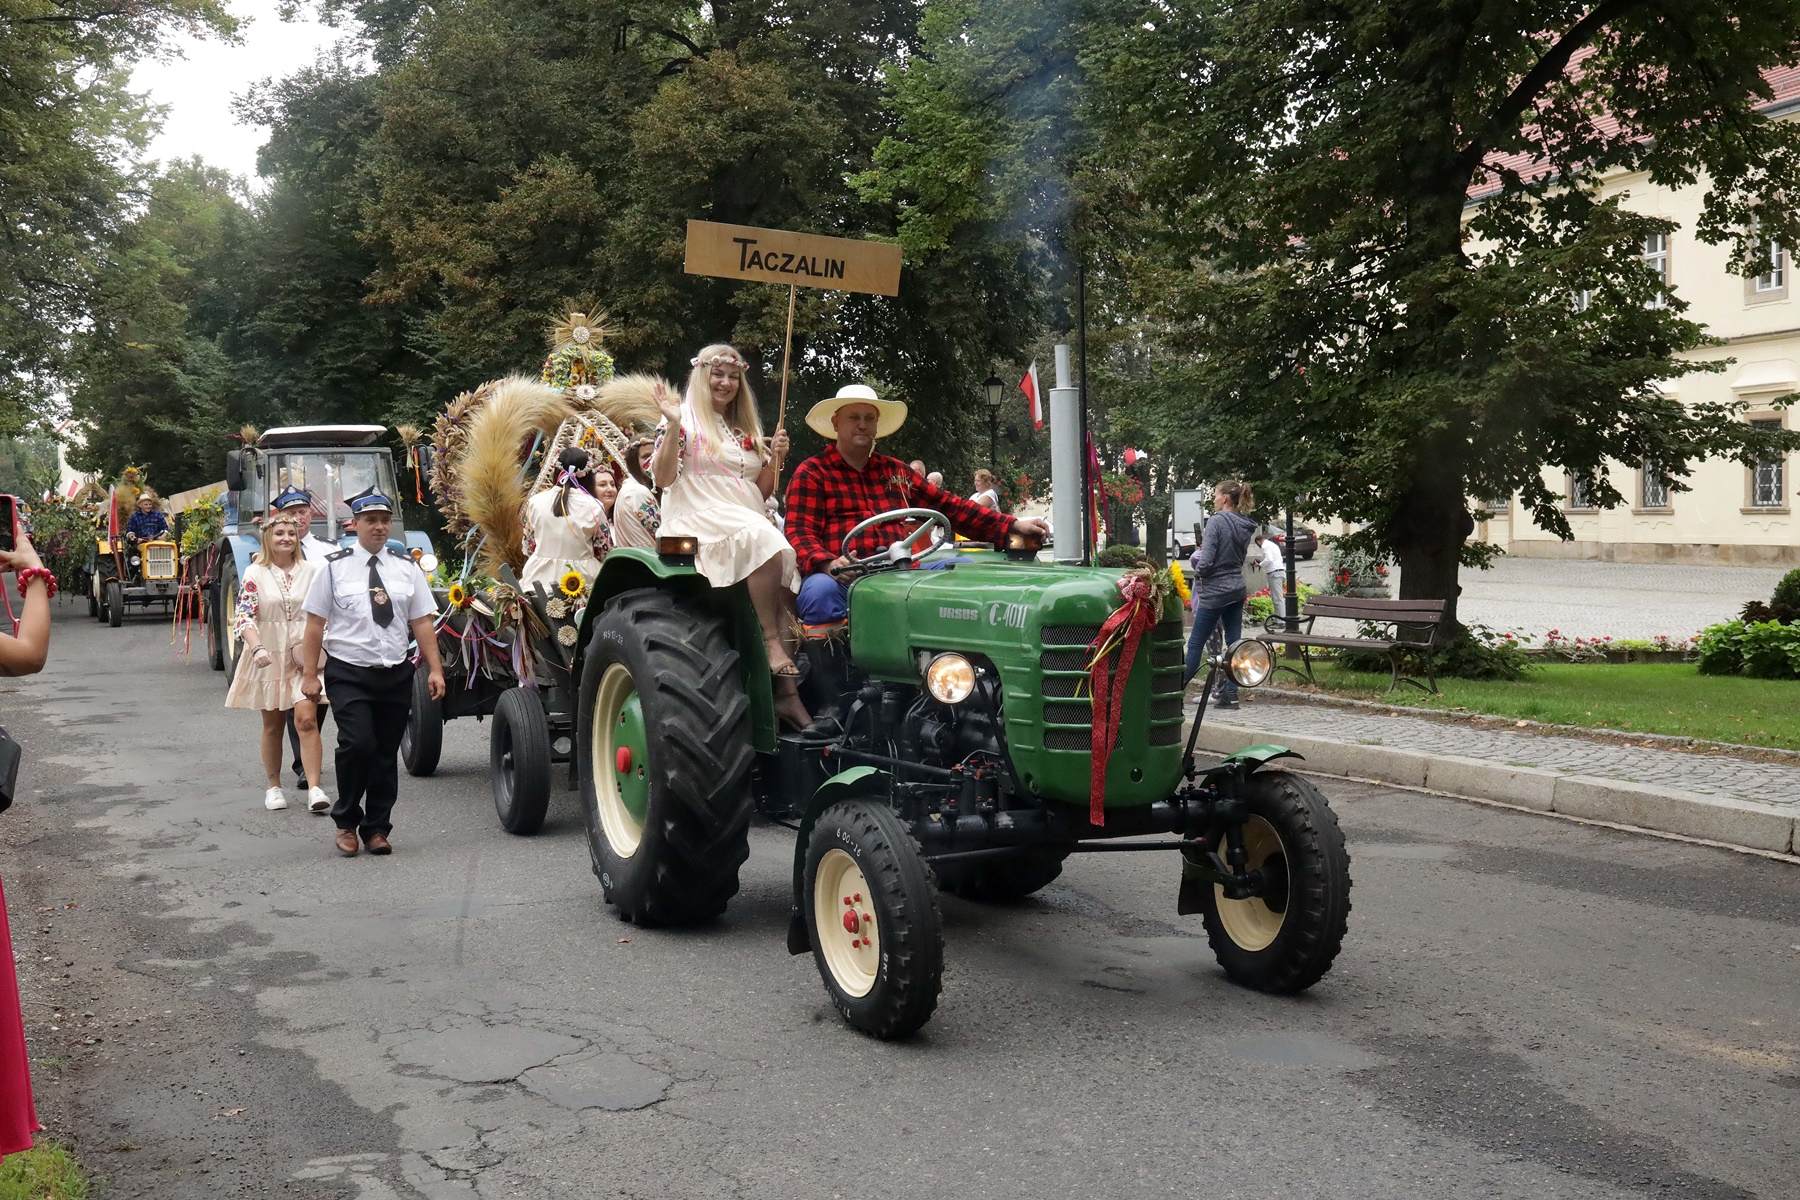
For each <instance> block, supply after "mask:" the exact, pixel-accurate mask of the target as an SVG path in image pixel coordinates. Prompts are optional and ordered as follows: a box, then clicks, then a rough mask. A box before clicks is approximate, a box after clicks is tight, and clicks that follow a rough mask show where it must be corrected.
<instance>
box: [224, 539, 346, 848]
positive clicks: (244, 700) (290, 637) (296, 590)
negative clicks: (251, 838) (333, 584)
mask: <svg viewBox="0 0 1800 1200" xmlns="http://www.w3.org/2000/svg"><path fill="white" fill-rule="evenodd" d="M320 565H321V564H320V563H318V562H316V561H313V560H311V559H308V558H306V557H305V555H304V554H302V553H301V550H300V521H299V520H298V518H296V517H295V516H294V515H293V514H292V513H285V512H277V513H275V514H274V515H273V516H271V517H270V518H269V519H268V521H267V522H265V523H264V525H263V531H262V553H261V554H259V555H257V557H256V561H254V562H252V563H251V564H250V569H249V570H247V571H245V572H244V582H243V586H242V587H240V588H239V589H238V604H237V612H236V613H235V614H234V615H233V618H232V621H233V628H235V629H236V631H237V635H238V638H239V639H240V640H241V641H242V643H243V647H244V649H243V652H242V653H241V654H240V655H239V656H238V664H237V674H236V675H234V676H233V677H232V680H231V690H230V691H229V692H227V693H226V696H225V707H226V708H253V709H255V710H257V711H258V712H260V713H262V763H263V772H264V774H266V775H267V776H268V782H269V787H268V790H267V791H266V792H264V793H263V807H264V808H266V809H268V810H269V811H270V812H275V811H278V810H280V809H283V808H286V807H287V796H286V795H284V794H283V793H282V790H281V760H282V757H283V755H282V745H281V742H282V734H283V733H285V732H286V731H287V718H288V712H289V711H290V710H291V711H292V712H293V714H294V728H295V730H296V731H297V732H298V733H299V735H300V762H301V765H302V766H304V767H305V768H306V787H307V790H306V807H307V808H308V809H309V810H311V811H312V812H315V813H323V812H330V811H331V797H329V796H327V795H326V794H325V789H323V788H321V787H320V786H319V764H320V760H321V758H322V757H323V754H322V750H321V746H320V741H319V710H318V707H317V705H315V704H314V703H313V702H312V701H311V700H308V699H307V698H306V697H304V696H302V695H301V694H300V678H301V676H302V675H303V674H304V673H305V672H304V671H303V670H302V665H303V664H302V663H301V661H300V653H301V642H302V635H303V634H304V633H305V630H306V614H305V613H304V612H302V611H301V610H300V605H301V602H302V601H304V600H305V599H306V589H307V586H308V585H309V584H311V583H312V577H313V574H314V573H315V572H316V571H318V569H319V567H320Z"/></svg>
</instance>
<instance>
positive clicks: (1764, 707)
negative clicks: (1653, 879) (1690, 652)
mask: <svg viewBox="0 0 1800 1200" xmlns="http://www.w3.org/2000/svg"><path fill="white" fill-rule="evenodd" d="M1317 674H1318V679H1319V683H1320V684H1321V685H1323V686H1324V687H1325V689H1326V690H1328V691H1331V692H1337V693H1342V694H1344V695H1350V696H1356V697H1359V698H1362V699H1367V700H1382V701H1386V702H1388V703H1390V704H1407V705H1414V706H1418V707H1421V708H1446V709H1449V708H1465V709H1470V710H1472V711H1474V712H1479V713H1489V714H1492V715H1494V716H1500V717H1524V718H1526V719H1528V720H1532V721H1547V722H1550V723H1552V724H1556V725H1591V726H1595V727H1598V728H1602V729H1620V730H1626V731H1629V732H1632V733H1667V734H1674V735H1676V736H1678V737H1694V738H1705V739H1707V740H1709V741H1715V742H1739V743H1742V744H1744V745H1750V746H1776V747H1780V748H1782V749H1786V750H1800V681H1795V680H1791V679H1786V680H1783V679H1744V678H1739V677H1737V676H1727V675H1702V674H1700V672H1699V671H1698V670H1696V669H1695V668H1694V666H1693V664H1691V663H1594V664H1587V663H1583V664H1575V663H1547V664H1544V665H1542V666H1540V667H1538V668H1537V669H1536V670H1534V671H1532V672H1531V674H1530V675H1528V676H1526V677H1525V678H1524V679H1522V680H1520V681H1518V682H1516V683H1503V682H1500V681H1497V680H1488V679H1440V680H1438V686H1439V687H1441V688H1443V694H1442V695H1441V696H1428V695H1426V694H1425V693H1423V692H1420V691H1417V690H1416V689H1414V688H1410V687H1407V686H1405V685H1402V686H1401V687H1400V688H1399V689H1398V690H1396V691H1394V692H1391V693H1390V692H1388V691H1387V684H1388V677H1387V675H1386V674H1385V673H1383V674H1374V673H1371V672H1367V671H1346V670H1342V669H1340V668H1338V667H1335V666H1325V665H1320V666H1318V668H1317ZM1280 679H1281V684H1282V685H1286V684H1288V683H1291V682H1292V681H1293V676H1291V675H1288V674H1286V673H1285V672H1284V673H1283V674H1282V675H1281V677H1280Z"/></svg>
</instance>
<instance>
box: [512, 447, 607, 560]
mask: <svg viewBox="0 0 1800 1200" xmlns="http://www.w3.org/2000/svg"><path fill="white" fill-rule="evenodd" d="M613 495H614V489H613V481H612V476H611V475H609V474H606V473H605V472H601V473H599V474H598V475H596V473H595V471H594V463H593V458H592V457H591V456H590V455H589V454H588V452H587V451H586V450H583V449H582V448H581V447H579V446H569V447H567V448H565V449H564V450H563V451H562V453H561V455H560V456H559V457H558V458H557V473H556V486H555V487H550V488H545V489H544V490H543V491H541V492H539V493H538V494H537V495H535V496H533V497H532V498H531V499H529V500H527V501H526V502H525V569H524V570H522V571H520V572H519V583H520V585H521V586H522V587H524V588H525V589H526V590H527V591H529V590H531V589H532V588H533V587H535V586H536V585H538V584H542V585H543V586H544V590H545V591H547V592H552V593H554V592H555V591H556V584H557V580H559V579H561V578H562V577H563V575H564V574H565V573H567V572H569V571H576V572H578V573H579V574H580V575H581V578H582V581H583V582H585V583H592V582H593V579H594V576H595V575H596V574H597V573H598V572H599V570H600V560H601V559H603V558H605V557H606V553H607V551H609V550H611V549H612V545H613V543H612V527H611V525H610V524H609V522H608V521H607V512H606V500H608V499H611V498H612V496H613Z"/></svg>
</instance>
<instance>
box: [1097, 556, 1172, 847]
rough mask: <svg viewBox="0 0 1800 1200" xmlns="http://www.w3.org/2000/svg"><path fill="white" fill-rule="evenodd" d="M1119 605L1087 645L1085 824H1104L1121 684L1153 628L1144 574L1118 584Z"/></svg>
mask: <svg viewBox="0 0 1800 1200" xmlns="http://www.w3.org/2000/svg"><path fill="white" fill-rule="evenodd" d="M1119 592H1120V594H1121V595H1123V596H1124V602H1123V603H1121V604H1120V605H1119V607H1118V608H1116V609H1114V610H1113V611H1112V614H1111V615H1110V616H1108V617H1107V618H1106V620H1105V622H1104V623H1102V624H1101V626H1100V632H1099V633H1098V634H1097V635H1096V636H1095V637H1094V640H1093V641H1092V642H1089V643H1088V653H1089V654H1090V655H1091V656H1092V657H1091V658H1090V659H1089V660H1088V681H1089V684H1090V686H1091V688H1092V691H1093V696H1094V732H1093V746H1092V750H1091V752H1090V754H1089V759H1090V762H1091V767H1090V771H1089V775H1088V820H1089V822H1091V823H1092V824H1094V825H1096V826H1099V825H1105V824H1106V766H1107V763H1108V761H1110V760H1111V758H1112V752H1113V750H1114V749H1116V748H1117V746H1118V744H1119V722H1120V721H1121V720H1122V719H1123V717H1124V715H1125V684H1126V682H1127V681H1128V680H1129V679H1130V678H1131V667H1132V664H1133V663H1134V662H1136V661H1137V649H1138V643H1139V642H1140V641H1142V640H1143V637H1144V635H1145V634H1146V633H1148V632H1150V629H1151V627H1152V626H1154V625H1155V624H1156V618H1157V614H1158V611H1159V610H1160V608H1161V605H1160V603H1159V602H1158V597H1157V591H1156V587H1155V585H1154V584H1153V583H1152V582H1151V580H1150V574H1149V572H1148V571H1133V572H1131V573H1130V574H1128V575H1126V576H1125V577H1124V578H1122V579H1120V580H1119Z"/></svg>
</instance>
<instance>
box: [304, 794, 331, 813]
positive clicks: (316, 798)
mask: <svg viewBox="0 0 1800 1200" xmlns="http://www.w3.org/2000/svg"><path fill="white" fill-rule="evenodd" d="M306 811H307V812H315V813H319V814H320V815H321V816H322V815H324V814H325V813H328V812H330V811H331V797H330V796H327V795H326V794H325V789H324V788H312V789H310V790H308V791H307V793H306Z"/></svg>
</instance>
